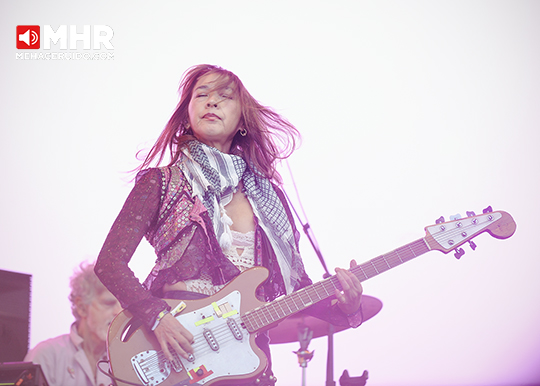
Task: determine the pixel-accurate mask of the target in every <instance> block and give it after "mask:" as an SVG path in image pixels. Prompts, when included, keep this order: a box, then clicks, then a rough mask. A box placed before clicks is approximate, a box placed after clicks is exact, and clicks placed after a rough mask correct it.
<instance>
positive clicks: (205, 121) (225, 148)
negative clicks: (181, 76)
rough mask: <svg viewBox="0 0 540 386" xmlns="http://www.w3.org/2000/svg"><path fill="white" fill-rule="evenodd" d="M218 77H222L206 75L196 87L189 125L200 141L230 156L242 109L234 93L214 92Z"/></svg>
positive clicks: (230, 90)
mask: <svg viewBox="0 0 540 386" xmlns="http://www.w3.org/2000/svg"><path fill="white" fill-rule="evenodd" d="M218 78H219V74H206V75H204V76H202V77H201V78H200V79H199V80H198V81H197V83H196V84H195V88H194V89H193V94H192V95H191V100H190V102H189V107H188V114H189V123H190V125H191V128H192V130H193V134H194V135H195V137H196V138H197V139H198V140H199V141H201V142H203V143H205V144H207V145H209V146H213V147H215V148H217V149H219V150H220V151H222V152H224V153H228V152H229V150H230V148H231V143H232V140H233V138H234V136H235V135H236V132H237V131H238V130H239V129H240V127H239V124H240V117H241V114H242V108H241V106H240V102H239V101H238V100H237V98H236V95H235V92H234V91H235V90H233V89H232V88H230V87H225V88H223V89H214V87H215V85H216V81H217V80H218Z"/></svg>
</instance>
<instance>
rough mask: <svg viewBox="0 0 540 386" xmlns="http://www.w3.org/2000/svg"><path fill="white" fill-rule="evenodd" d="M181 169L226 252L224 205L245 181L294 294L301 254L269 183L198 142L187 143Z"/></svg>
mask: <svg viewBox="0 0 540 386" xmlns="http://www.w3.org/2000/svg"><path fill="white" fill-rule="evenodd" d="M179 166H180V168H181V169H182V171H183V172H184V175H185V176H186V178H188V180H189V181H190V183H191V186H192V188H193V196H194V197H195V196H197V197H199V199H200V200H201V201H202V202H203V204H204V206H205V207H206V209H207V210H208V214H209V215H210V218H211V219H212V224H213V226H214V231H215V232H216V236H217V238H218V240H219V244H220V246H221V248H222V249H223V250H226V249H228V248H229V247H230V246H231V243H232V236H231V229H230V226H231V225H232V220H231V219H230V218H229V216H227V213H226V210H225V206H226V205H227V204H228V203H230V202H231V200H232V196H233V194H234V193H235V192H236V191H237V189H238V184H239V182H240V181H242V182H243V185H244V189H245V193H246V196H247V198H248V200H249V203H250V204H251V207H252V209H253V213H254V214H255V216H256V217H257V219H258V220H259V225H260V226H261V228H262V229H263V231H264V232H265V234H266V235H267V236H268V239H269V240H270V243H271V244H272V248H273V250H274V252H275V254H276V257H277V261H278V263H279V267H280V270H281V275H282V276H283V280H284V282H285V288H286V290H287V293H291V292H292V291H293V288H294V287H295V285H296V284H297V283H298V280H299V277H298V272H297V270H296V269H294V267H295V266H296V265H297V263H298V261H299V254H298V251H297V249H296V243H295V239H294V234H293V229H292V226H291V224H290V222H289V219H288V217H287V213H286V212H285V208H284V207H283V204H282V202H281V200H280V199H279V198H278V196H277V194H276V192H275V190H274V188H273V186H272V184H271V183H270V181H269V180H268V179H267V178H265V177H263V176H261V175H260V173H258V172H253V171H252V170H255V167H254V166H252V167H251V168H248V167H247V165H246V162H245V161H244V159H243V158H241V157H239V156H237V155H233V154H226V153H222V152H220V151H219V150H217V149H215V148H213V147H210V146H207V145H205V144H203V143H201V142H199V141H190V142H188V146H187V148H184V150H183V154H182V156H181V158H180V160H179Z"/></svg>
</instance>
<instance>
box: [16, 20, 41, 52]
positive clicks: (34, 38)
mask: <svg viewBox="0 0 540 386" xmlns="http://www.w3.org/2000/svg"><path fill="white" fill-rule="evenodd" d="M39 43H40V39H39V25H18V26H17V48H18V49H19V50H28V49H30V50H37V49H39V46H40V44H39Z"/></svg>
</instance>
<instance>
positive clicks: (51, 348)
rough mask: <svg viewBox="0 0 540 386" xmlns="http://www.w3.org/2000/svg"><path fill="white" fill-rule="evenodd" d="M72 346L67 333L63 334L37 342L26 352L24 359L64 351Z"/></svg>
mask: <svg viewBox="0 0 540 386" xmlns="http://www.w3.org/2000/svg"><path fill="white" fill-rule="evenodd" d="M71 347H73V343H72V342H71V339H70V335H69V334H63V335H59V336H56V337H54V338H50V339H47V340H44V341H42V342H39V343H38V344H37V345H36V346H35V347H34V348H33V349H31V350H30V351H29V352H28V354H26V357H25V359H26V360H32V359H33V358H35V357H38V356H41V355H52V354H54V353H56V352H65V351H66V350H69V349H70V348H71Z"/></svg>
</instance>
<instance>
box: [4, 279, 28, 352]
mask: <svg viewBox="0 0 540 386" xmlns="http://www.w3.org/2000/svg"><path fill="white" fill-rule="evenodd" d="M31 281H32V276H31V275H26V274H23V273H17V272H10V271H3V270H0V362H20V361H22V360H23V359H24V356H25V355H26V353H27V351H28V338H29V335H30V334H29V331H30V290H31V289H30V288H31Z"/></svg>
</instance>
